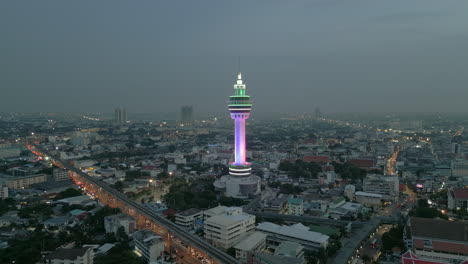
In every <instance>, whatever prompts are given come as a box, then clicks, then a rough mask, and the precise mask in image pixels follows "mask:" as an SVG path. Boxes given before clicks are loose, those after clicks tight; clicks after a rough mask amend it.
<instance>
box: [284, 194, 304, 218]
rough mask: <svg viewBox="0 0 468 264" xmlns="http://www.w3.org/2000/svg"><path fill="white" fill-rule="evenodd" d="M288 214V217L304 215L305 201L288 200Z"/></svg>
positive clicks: (297, 199) (298, 199)
mask: <svg viewBox="0 0 468 264" xmlns="http://www.w3.org/2000/svg"><path fill="white" fill-rule="evenodd" d="M287 212H288V215H303V214H304V200H303V199H301V198H291V199H288V205H287Z"/></svg>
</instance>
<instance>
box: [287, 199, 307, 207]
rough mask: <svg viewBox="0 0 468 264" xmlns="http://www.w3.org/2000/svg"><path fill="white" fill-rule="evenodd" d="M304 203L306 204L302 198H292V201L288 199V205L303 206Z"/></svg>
mask: <svg viewBox="0 0 468 264" xmlns="http://www.w3.org/2000/svg"><path fill="white" fill-rule="evenodd" d="M303 202H304V200H303V199H301V198H291V199H288V203H290V204H294V205H301V204H302V203H303Z"/></svg>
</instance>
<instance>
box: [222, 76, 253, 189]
mask: <svg viewBox="0 0 468 264" xmlns="http://www.w3.org/2000/svg"><path fill="white" fill-rule="evenodd" d="M228 108H229V112H230V115H231V118H232V119H233V120H234V161H233V162H231V163H230V164H229V175H226V176H222V177H221V178H220V179H219V180H217V181H216V182H215V187H216V188H218V189H223V190H225V194H226V196H229V197H236V198H247V197H248V196H249V195H250V194H258V193H259V192H260V178H259V177H258V176H255V175H252V174H251V171H252V168H251V164H250V163H249V162H247V158H246V156H247V150H246V140H245V121H246V120H247V119H248V118H249V117H250V111H251V109H252V102H251V101H250V96H249V95H247V94H246V91H245V84H244V83H243V81H242V74H241V73H239V74H238V75H237V82H236V83H235V84H234V95H231V96H230V97H229V104H228Z"/></svg>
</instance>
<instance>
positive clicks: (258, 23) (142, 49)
mask: <svg viewBox="0 0 468 264" xmlns="http://www.w3.org/2000/svg"><path fill="white" fill-rule="evenodd" d="M467 5H468V3H466V2H460V1H443V2H442V1H435V0H430V1H427V0H425V1H422V0H416V1H411V2H407V1H401V0H399V1H397V2H393V1H392V2H391V3H390V2H378V3H377V2H374V1H369V0H358V1H353V2H352V3H351V2H346V1H322V0H316V1H298V2H295V3H294V4H290V5H287V4H285V3H280V2H272V3H270V4H265V5H263V4H260V3H250V2H239V3H236V4H233V3H217V2H216V3H215V2H210V1H207V2H205V3H196V4H195V3H184V4H181V3H156V2H145V3H142V4H141V5H133V4H129V3H124V2H113V5H112V8H111V9H110V10H112V12H108V10H109V9H108V5H107V3H106V2H105V1H104V2H100V3H93V5H87V4H83V5H81V4H68V3H57V2H52V1H41V2H40V3H37V2H36V3H35V2H21V3H19V2H5V3H2V4H1V8H0V21H1V22H2V23H0V25H2V26H0V33H1V34H2V35H3V36H4V38H3V40H4V41H3V43H2V46H3V47H4V48H2V49H1V50H0V55H1V56H2V62H0V70H1V72H2V73H3V74H2V76H3V77H2V78H1V79H0V85H1V86H2V87H3V88H2V97H1V98H0V111H1V112H5V111H26V112H30V111H41V112H85V111H88V112H103V111H104V112H105V111H107V110H106V109H112V108H113V106H115V105H126V106H127V108H128V109H131V110H132V112H134V113H138V112H148V113H154V112H161V111H169V112H176V111H177V108H178V106H175V105H173V104H172V103H171V102H175V101H177V102H180V104H181V105H193V106H194V108H196V109H197V112H199V113H204V112H221V111H222V109H224V104H223V102H222V101H220V100H219V98H225V97H226V96H227V95H228V94H227V92H226V91H225V90H224V89H222V87H223V84H225V83H226V82H228V81H229V80H231V78H232V72H233V71H235V70H237V67H238V65H237V57H238V56H241V57H242V71H243V72H245V73H247V74H246V75H245V76H244V78H245V79H246V80H247V81H248V82H249V83H250V84H251V85H252V87H255V89H252V91H251V94H252V96H254V97H255V98H262V100H258V101H256V102H255V104H256V111H258V112H267V111H270V107H269V106H270V105H271V104H276V105H277V107H276V108H275V110H277V111H278V112H282V111H293V112H313V110H314V109H315V108H316V107H320V108H321V109H322V111H324V112H345V111H351V112H366V111H372V112H392V111H397V112H425V111H435V112H436V111H441V112H466V111H468V107H467V106H466V104H465V102H464V98H466V97H467V96H468V92H467V91H468V90H467V89H465V86H466V83H468V79H467V78H468V77H467V76H468V73H467V69H468V67H466V61H467V60H466V59H467V57H466V56H468V55H467V54H468V53H466V52H463V48H462V47H464V46H468V37H467V35H466V33H465V30H464V27H463V25H464V24H466V23H467V21H466V17H465V16H464V12H463V10H466V9H467V8H468V6H467ZM403 6H404V8H403ZM33 10H34V11H33ZM135 13H137V14H138V19H131V18H130V17H133V15H134V14H135ZM260 13H261V15H257V14H260ZM104 17H105V19H104ZM83 18H86V19H83ZM214 21H216V23H213V22H214ZM123 36H125V37H123ZM285 89H287V90H288V91H290V92H289V93H288V95H287V96H283V97H281V99H278V97H277V96H276V95H277V94H281V92H282V91H284V90H285ZM351 98H352V100H351ZM206 99H208V100H210V101H212V102H213V103H212V104H202V103H199V102H202V101H204V100H206ZM69 101H70V102H71V103H70V102H69ZM16 102H22V103H21V104H17V103H16ZM280 102H282V103H281V104H280ZM396 103H398V107H396Z"/></svg>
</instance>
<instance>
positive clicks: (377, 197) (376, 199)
mask: <svg viewBox="0 0 468 264" xmlns="http://www.w3.org/2000/svg"><path fill="white" fill-rule="evenodd" d="M354 196H355V197H356V202H358V203H360V204H365V205H381V204H382V195H381V194H377V193H368V192H356V193H355V194H354Z"/></svg>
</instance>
